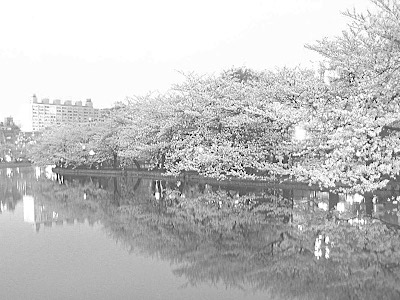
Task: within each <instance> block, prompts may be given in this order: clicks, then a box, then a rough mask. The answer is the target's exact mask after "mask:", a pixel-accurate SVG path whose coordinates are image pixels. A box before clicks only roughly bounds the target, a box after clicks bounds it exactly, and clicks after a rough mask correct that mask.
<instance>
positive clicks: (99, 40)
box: [0, 0, 370, 130]
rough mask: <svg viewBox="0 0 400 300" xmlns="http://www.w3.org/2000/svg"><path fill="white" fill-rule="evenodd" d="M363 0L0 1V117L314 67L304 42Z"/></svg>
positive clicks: (331, 30) (337, 26)
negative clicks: (238, 74) (46, 105)
mask: <svg viewBox="0 0 400 300" xmlns="http://www.w3.org/2000/svg"><path fill="white" fill-rule="evenodd" d="M367 5H370V3H369V1H368V0H247V1H243V0H242V1H237V0H202V1H190V0H168V1H166V0H164V1H163V0H141V1H136V0H131V1H128V0H127V1H122V0H113V1H100V0H69V1H57V0H36V1H32V0H15V1H2V2H1V6H0V93H1V95H0V96H1V99H2V100H1V106H0V118H1V120H3V118H4V117H5V116H13V117H14V119H15V120H16V121H17V123H19V124H21V125H22V126H23V129H25V130H28V128H27V126H26V125H27V124H29V122H30V120H29V117H28V116H29V114H28V111H29V108H30V106H29V101H30V99H31V97H32V95H33V94H36V95H37V97H38V99H42V98H49V99H50V100H53V99H61V100H72V101H77V100H83V101H84V100H85V99H87V98H91V99H92V101H93V103H94V107H96V108H104V107H111V106H112V105H113V103H115V102H116V101H122V100H124V99H125V98H126V97H127V96H134V95H143V94H146V93H148V92H150V91H158V92H161V93H162V92H165V91H166V90H167V89H168V88H169V87H170V86H171V84H173V83H178V82H180V81H181V80H182V79H183V76H182V75H181V74H180V72H187V73H188V72H195V73H198V74H205V73H207V74H219V73H220V72H221V71H222V70H224V69H227V68H231V67H241V66H246V67H249V68H253V69H256V70H265V69H274V68H275V67H283V66H297V65H301V66H311V65H312V64H313V63H316V62H317V60H318V56H317V55H316V54H314V53H313V52H311V51H309V50H307V49H305V48H304V44H306V43H312V42H313V41H315V40H317V39H321V38H323V37H325V36H328V37H329V36H335V35H338V34H340V32H341V31H342V30H343V29H345V28H346V27H345V24H346V22H347V21H348V20H347V19H346V18H345V17H343V16H342V15H341V14H340V12H342V11H344V10H346V9H347V8H350V9H352V8H353V7H356V8H360V9H361V10H364V9H365V8H366V7H367Z"/></svg>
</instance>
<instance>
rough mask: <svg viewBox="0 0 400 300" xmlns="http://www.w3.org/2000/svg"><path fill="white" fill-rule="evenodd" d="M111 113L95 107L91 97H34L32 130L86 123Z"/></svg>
mask: <svg viewBox="0 0 400 300" xmlns="http://www.w3.org/2000/svg"><path fill="white" fill-rule="evenodd" d="M109 115H110V109H98V108H93V102H92V100H91V99H86V101H85V103H82V101H75V102H72V101H71V100H66V101H63V102H61V100H53V101H52V102H50V100H49V99H42V100H41V101H39V100H38V99H37V97H36V95H33V97H32V131H34V132H37V131H42V130H43V129H45V128H47V127H52V126H55V125H61V124H67V123H86V122H95V121H101V120H104V119H105V118H107V117H108V116H109Z"/></svg>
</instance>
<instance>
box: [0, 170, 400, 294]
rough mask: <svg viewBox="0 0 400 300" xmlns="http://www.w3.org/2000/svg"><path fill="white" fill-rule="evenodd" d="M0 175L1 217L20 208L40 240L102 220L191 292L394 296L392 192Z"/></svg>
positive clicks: (397, 271)
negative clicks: (203, 288)
mask: <svg viewBox="0 0 400 300" xmlns="http://www.w3.org/2000/svg"><path fill="white" fill-rule="evenodd" d="M0 175H1V180H0V184H1V187H2V189H1V190H2V191H4V193H3V195H1V198H0V201H1V204H2V210H3V203H4V204H7V207H12V206H13V205H14V207H15V203H17V202H18V201H22V202H23V207H24V221H25V222H28V223H30V224H32V226H33V227H34V229H35V230H36V231H37V232H39V233H40V232H41V229H42V228H45V227H50V226H63V225H67V224H74V223H84V222H88V223H89V224H95V223H96V222H100V223H101V224H102V225H103V226H104V228H105V230H106V231H107V232H108V234H109V236H110V237H111V238H113V239H114V240H115V241H118V242H119V243H122V244H123V245H124V246H125V248H126V249H127V251H128V252H134V253H146V254H147V255H151V256H153V257H156V258H157V259H161V260H165V261H169V262H171V263H173V265H174V274H175V276H179V277H183V278H185V279H186V280H187V282H188V284H189V285H190V286H196V285H198V284H200V283H213V284H216V283H223V284H224V285H225V286H227V287H241V288H249V287H250V288H251V289H253V290H257V291H268V293H270V292H271V291H273V292H274V293H276V295H279V296H280V297H283V298H288V299H290V298H292V297H294V296H299V297H304V298H309V299H319V298H325V297H326V296H327V295H328V296H329V297H330V298H331V299H349V298H350V299H367V298H371V299H372V298H376V297H378V296H379V297H380V298H387V299H396V297H398V296H399V295H400V294H399V293H400V290H399V287H398V285H397V284H396V282H398V280H399V279H400V278H399V276H400V265H399V261H400V257H399V256H400V255H399V254H400V238H399V232H398V224H399V213H398V197H399V195H398V194H397V192H394V191H378V192H376V193H370V194H365V195H346V194H335V193H331V192H327V191H313V190H309V189H307V188H304V189H300V188H297V189H279V188H276V189H271V188H262V187H259V186H244V187H243V186H242V187H240V186H237V185H236V186H233V185H223V184H220V185H218V184H209V183H198V182H184V181H165V180H152V179H144V178H142V179H140V178H134V177H70V176H59V175H56V174H49V173H48V172H46V171H45V170H42V169H36V170H33V169H29V170H28V169H26V170H24V172H17V170H15V171H14V170H11V172H9V171H8V170H6V171H4V170H0ZM7 209H8V208H7Z"/></svg>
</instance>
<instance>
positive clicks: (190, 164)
mask: <svg viewBox="0 0 400 300" xmlns="http://www.w3.org/2000/svg"><path fill="white" fill-rule="evenodd" d="M372 2H373V3H374V4H375V6H374V9H373V10H371V11H369V12H367V13H365V14H360V13H358V12H356V11H347V12H346V13H345V15H347V16H348V17H349V18H350V20H351V22H350V23H349V26H348V28H347V30H345V31H343V34H342V36H339V37H335V38H333V39H323V40H321V41H317V42H316V43H315V44H314V45H307V46H306V47H308V48H309V49H310V50H313V51H317V52H318V53H320V54H321V55H322V56H323V61H322V62H321V67H320V70H319V73H318V74H316V73H315V72H314V71H312V70H306V69H301V68H294V69H288V68H283V69H278V70H275V71H262V72H260V71H254V70H249V69H246V68H238V69H231V70H227V71H225V72H223V73H222V74H220V75H218V76H211V75H204V76H199V75H196V74H189V75H186V80H185V81H184V82H183V83H181V84H178V85H175V86H173V87H172V88H171V90H170V91H169V92H168V93H166V94H162V95H149V96H145V97H135V98H130V99H127V100H126V101H124V102H121V103H118V104H117V105H116V106H115V108H114V114H113V115H112V116H111V118H110V119H109V120H108V121H107V122H103V123H89V124H80V125H68V126H62V127H56V128H51V129H49V130H48V131H46V132H45V133H44V134H43V137H42V139H41V141H40V142H39V143H37V144H36V146H35V149H32V155H33V157H34V160H35V161H36V162H41V163H56V164H58V163H60V162H61V163H62V164H66V165H75V166H78V165H82V164H84V165H93V164H95V163H98V162H105V161H112V163H111V165H112V166H113V167H116V166H120V165H121V164H125V165H126V164H128V165H129V164H132V162H134V161H137V160H139V161H146V162H147V163H148V165H149V166H151V167H152V168H159V169H163V170H165V171H167V172H169V173H173V174H177V173H180V172H182V171H187V170H193V171H197V172H199V173H200V174H203V175H206V176H212V177H218V178H224V177H229V176H234V177H240V178H253V179H265V180H270V179H271V178H275V176H277V175H278V176H280V178H286V177H294V178H296V179H298V180H305V181H308V182H313V183H320V184H321V185H324V186H328V187H334V186H337V185H338V183H340V184H341V185H342V186H348V187H351V189H354V190H358V191H360V190H363V191H365V190H372V189H376V188H379V187H382V186H384V185H385V184H387V181H388V180H389V179H390V178H391V177H394V176H395V175H397V174H398V172H399V171H400V159H399V156H398V152H400V148H399V145H398V142H399V133H398V132H397V131H393V130H392V131H388V130H385V128H388V127H390V125H391V124H392V123H393V122H395V121H396V120H397V119H398V118H399V111H400V107H399V96H400V91H399V88H398V86H399V79H400V76H399V75H400V71H399V70H400V23H399V22H398V20H399V17H400V1H398V0H372ZM327 74H331V77H330V78H329V79H330V80H329V83H327V81H326V77H327V76H326V75H327ZM296 128H297V129H298V128H303V129H304V130H305V131H306V135H305V136H304V137H305V139H304V140H298V139H296V138H295V130H296Z"/></svg>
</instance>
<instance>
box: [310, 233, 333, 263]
mask: <svg viewBox="0 0 400 300" xmlns="http://www.w3.org/2000/svg"><path fill="white" fill-rule="evenodd" d="M329 241H330V240H329V236H322V234H320V235H318V237H317V238H316V239H315V243H314V256H315V257H316V258H317V259H320V258H321V257H322V254H323V253H322V249H324V257H325V259H329V257H330V253H331V250H330V247H329V245H330V244H331V243H330V242H329ZM322 243H324V244H325V247H322Z"/></svg>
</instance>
